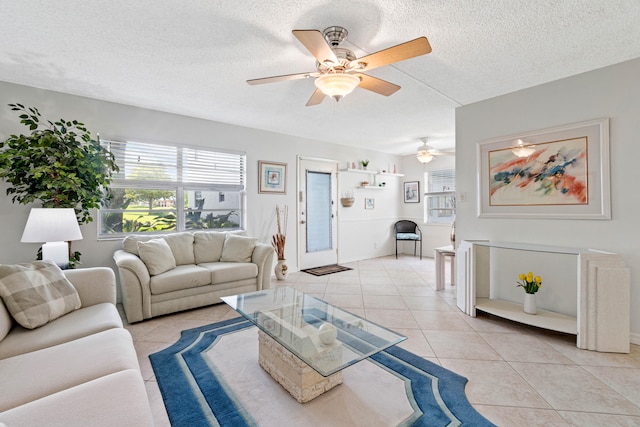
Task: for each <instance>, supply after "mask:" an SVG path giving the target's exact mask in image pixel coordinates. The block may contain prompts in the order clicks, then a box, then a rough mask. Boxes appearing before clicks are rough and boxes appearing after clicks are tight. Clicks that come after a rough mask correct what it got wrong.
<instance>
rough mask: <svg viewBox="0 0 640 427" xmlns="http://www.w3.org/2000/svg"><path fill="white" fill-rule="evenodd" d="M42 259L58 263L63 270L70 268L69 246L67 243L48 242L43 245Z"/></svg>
mask: <svg viewBox="0 0 640 427" xmlns="http://www.w3.org/2000/svg"><path fill="white" fill-rule="evenodd" d="M42 259H43V260H50V261H53V262H55V263H56V265H57V266H58V267H60V268H61V269H63V270H64V269H66V268H69V244H68V243H67V242H47V243H45V244H44V245H42Z"/></svg>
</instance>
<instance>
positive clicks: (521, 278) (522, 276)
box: [518, 273, 527, 280]
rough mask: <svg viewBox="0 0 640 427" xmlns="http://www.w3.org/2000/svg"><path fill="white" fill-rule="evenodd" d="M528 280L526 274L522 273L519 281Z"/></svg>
mask: <svg viewBox="0 0 640 427" xmlns="http://www.w3.org/2000/svg"><path fill="white" fill-rule="evenodd" d="M526 278H527V276H525V275H524V274H522V273H521V274H520V275H519V276H518V279H520V280H524V279H526Z"/></svg>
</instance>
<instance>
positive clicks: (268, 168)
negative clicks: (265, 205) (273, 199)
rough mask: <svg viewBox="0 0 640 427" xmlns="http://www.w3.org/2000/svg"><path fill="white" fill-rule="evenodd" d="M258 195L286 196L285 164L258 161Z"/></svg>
mask: <svg viewBox="0 0 640 427" xmlns="http://www.w3.org/2000/svg"><path fill="white" fill-rule="evenodd" d="M258 177H259V178H258V193H268V194H287V164H286V163H275V162H266V161H263V160H260V161H258Z"/></svg>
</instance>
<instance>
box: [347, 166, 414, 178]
mask: <svg viewBox="0 0 640 427" xmlns="http://www.w3.org/2000/svg"><path fill="white" fill-rule="evenodd" d="M340 172H348V173H360V174H367V175H379V176H400V177H402V176H404V174H402V173H390V172H380V171H377V170H363V169H351V168H348V169H340Z"/></svg>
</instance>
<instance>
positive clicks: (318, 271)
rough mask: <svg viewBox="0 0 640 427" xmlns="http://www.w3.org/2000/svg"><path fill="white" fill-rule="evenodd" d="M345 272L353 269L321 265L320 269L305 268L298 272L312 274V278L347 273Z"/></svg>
mask: <svg viewBox="0 0 640 427" xmlns="http://www.w3.org/2000/svg"><path fill="white" fill-rule="evenodd" d="M347 270H353V268H349V267H343V266H341V265H338V264H332V265H323V266H322V267H314V268H307V269H305V270H300V271H303V272H305V273H309V274H313V275H314V276H324V275H326V274H332V273H340V272H341V271H347Z"/></svg>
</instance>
